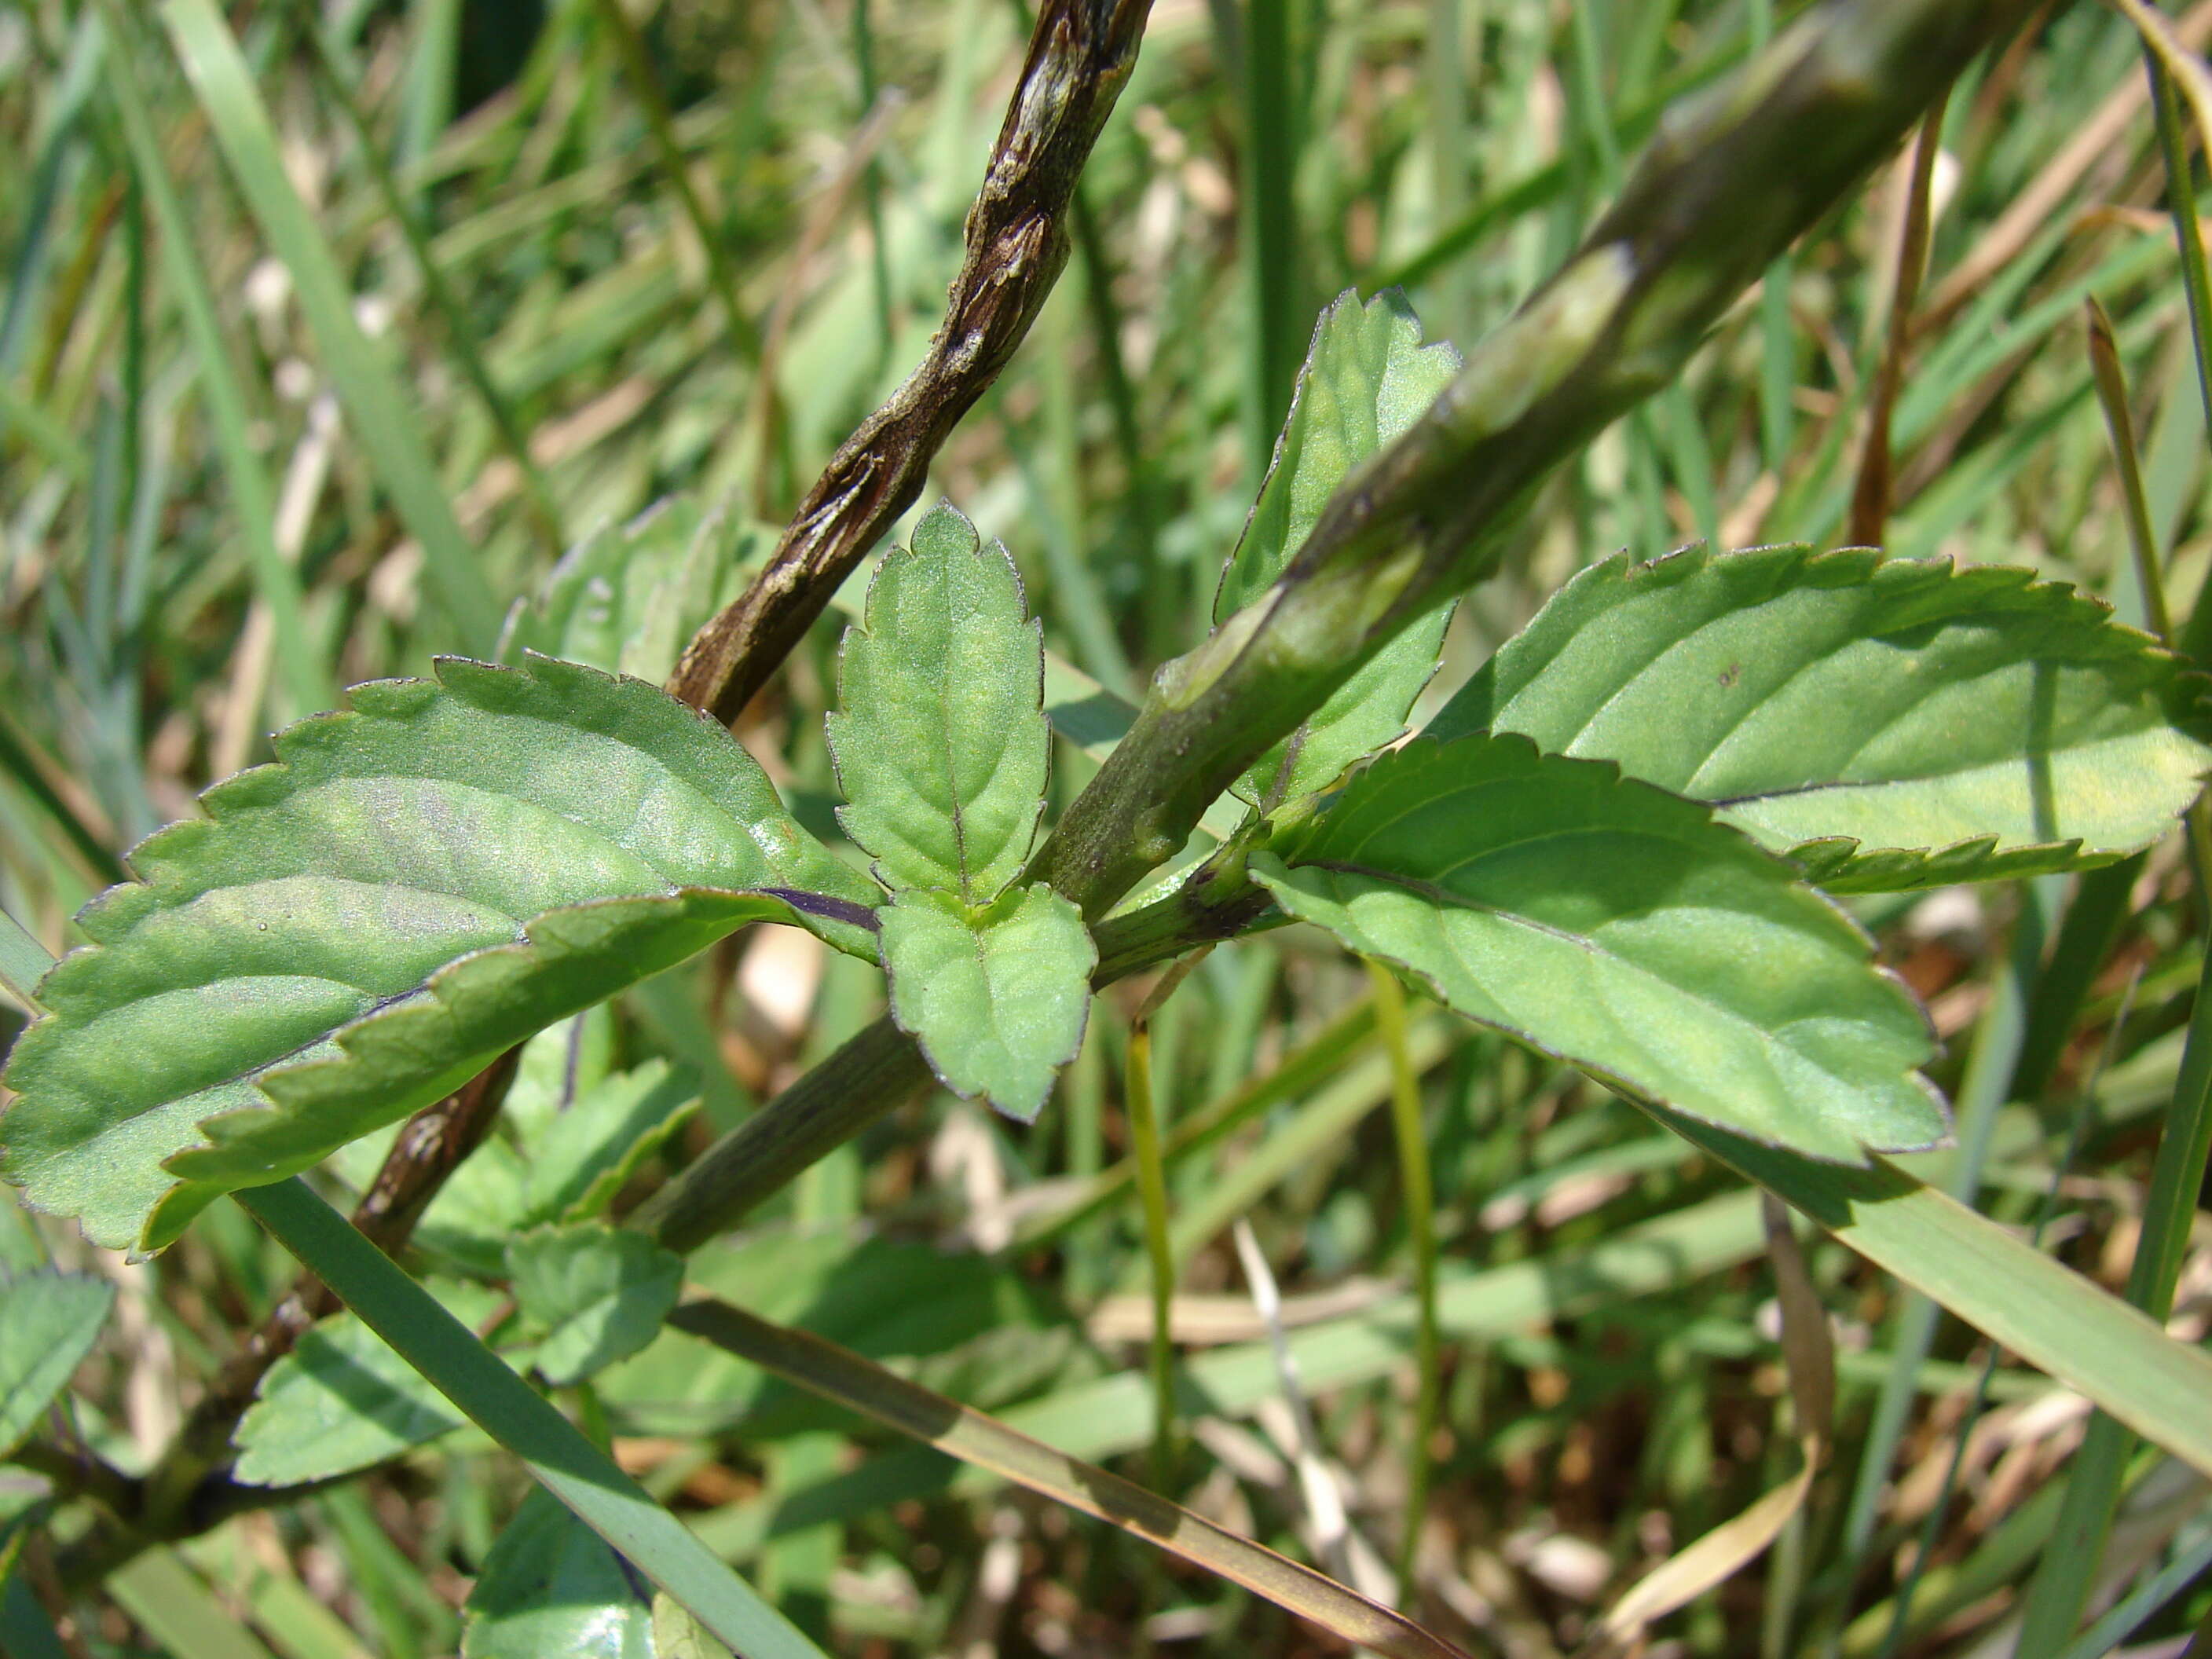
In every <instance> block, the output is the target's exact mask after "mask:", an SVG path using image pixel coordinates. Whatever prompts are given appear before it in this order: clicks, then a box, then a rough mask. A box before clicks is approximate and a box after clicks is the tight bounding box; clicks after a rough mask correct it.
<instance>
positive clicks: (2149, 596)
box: [2020, 8, 2212, 1659]
mask: <svg viewBox="0 0 2212 1659" xmlns="http://www.w3.org/2000/svg"><path fill="white" fill-rule="evenodd" d="M2124 9H2125V8H2124ZM2129 15H2130V17H2133V16H2134V15H2135V13H2134V12H2133V11H2132V10H2130V14H2129ZM2137 21H2138V23H2139V24H2140V21H2141V20H2139V19H2138V20H2137ZM2146 33H2147V36H2148V38H2147V40H2146V44H2145V47H2144V56H2145V59H2146V62H2147V64H2148V67H2149V73H2150V75H2151V84H2152V93H2153V101H2154V104H2155V105H2156V106H2158V111H2159V121H2160V142H2161V143H2162V144H2163V145H2165V155H2166V162H2167V165H2168V166H2169V167H2179V172H2178V173H2169V175H2168V178H2167V182H2166V193H2167V196H2168V197H2169V199H2170V200H2171V201H2172V202H2173V203H2174V204H2175V206H2174V213H2175V216H2176V222H2177V225H2178V226H2180V227H2183V228H2184V230H2185V235H2186V237H2187V240H2186V241H2185V243H2184V245H2183V247H2184V252H2183V257H2182V267H2183V272H2184V285H2185V289H2187V290H2188V292H2189V301H2190V313H2189V315H2190V327H2191V337H2192V342H2191V343H2192V345H2193V348H2194V349H2195V352H2196V356H2197V364H2198V367H2199V378H2198V382H2197V387H2198V392H2199V395H2200V396H2201V397H2202V398H2203V399H2204V402H2205V408H2206V415H2207V418H2208V421H2212V380H2206V379H2205V378H2204V376H2203V365H2204V364H2205V362H2206V361H2207V358H2208V355H2212V354H2208V349H2207V338H2206V330H2207V328H2208V326H2212V307H2206V306H2205V305H2204V304H2203V299H2204V295H2203V292H2202V289H2201V284H2202V283H2203V276H2204V267H2203V250H2202V246H2201V245H2200V244H2199V242H2198V241H2197V227H2196V222H2195V216H2194V204H2193V202H2191V203H2190V204H2188V205H2187V206H2184V205H2182V204H2183V203H2184V201H2185V199H2186V198H2187V197H2189V194H2190V191H2191V189H2192V188H2193V182H2192V175H2191V173H2190V172H2189V160H2188V153H2187V148H2186V146H2185V143H2182V141H2181V135H2180V134H2179V129H2178V125H2176V124H2177V123H2178V120H2179V116H2178V112H2176V111H2175V110H2174V108H2173V105H2174V99H2173V95H2172V87H2171V86H2170V85H2168V84H2166V82H2164V80H2163V78H2162V77H2163V76H2164V74H2165V71H2166V57H2165V53H2164V52H2163V51H2162V50H2161V41H2162V37H2161V36H2160V35H2159V34H2158V33H2156V32H2155V31H2148V30H2147V31H2146ZM2169 128H2172V131H2169ZM2091 337H2092V342H2093V344H2092V350H2093V353H2094V352H2095V350H2096V345H2095V341H2096V331H2095V330H2094V329H2093V330H2092V335H2091ZM2108 355H2110V356H2111V357H2112V362H2111V366H2110V369H2109V371H2108V370H2107V369H2106V365H2105V362H2104V361H2103V360H2102V358H2100V360H2099V380H2100V386H2099V390H2100V395H2102V396H2103V397H2104V398H2106V418H2107V421H2108V422H2111V421H2112V418H2113V415H2112V402H2113V400H2114V399H2115V398H2117V401H2118V407H2119V418H2120V420H2121V422H2124V421H2125V417H2126V388H2125V386H2124V385H2121V386H2118V388H2117V390H2115V389H2114V388H2112V387H2110V386H2107V385H2106V380H2117V379H2118V362H2117V354H2116V353H2114V354H2108ZM2121 437H2122V428H2118V427H2116V428H2114V432H2113V441H2114V443H2115V445H2116V446H2118V445H2119V444H2120V440H2121ZM2120 461H2121V466H2120V470H2121V473H2122V476H2123V479H2124V480H2125V479H2126V478H2128V477H2131V476H2132V475H2133V474H2134V472H2135V471H2136V469H2135V465H2134V461H2135V452H2134V447H2133V444H2132V442H2130V443H2128V444H2127V445H2125V447H2124V448H2122V449H2121V451H2120ZM2137 493H2140V486H2139V485H2138V486H2137ZM2150 533H2151V532H2150V531H2149V529H2148V517H2147V515H2146V517H2145V519H2144V523H2143V527H2142V529H2141V531H2140V532H2137V530H2136V523H2135V516H2134V512H2133V509H2132V507H2131V509H2130V534H2131V536H2139V537H2140V538H2142V539H2141V540H2140V541H2139V543H2138V551H2137V553H2136V556H2137V558H2138V559H2139V560H2140V561H2141V574H2140V580H2142V584H2143V589H2144V592H2143V598H2144V602H2145V604H2146V605H2150V604H2152V603H2153V601H2154V598H2155V596H2157V595H2158V594H2160V592H2161V590H2162V586H2163V584H2162V582H2161V581H2160V572H2159V569H2158V562H2157V554H2158V550H2157V548H2156V547H2155V546H2154V544H2151V543H2150V542H2149V541H2148V537H2149V535H2150ZM2153 614H2154V615H2155V614H2156V613H2155V611H2154V612H2153ZM2208 615H2212V606H2208V605H2206V604H2205V603H2204V600H2203V595H2202V594H2200V595H2199V597H2198V600H2197V606H2196V609H2195V611H2194V612H2193V613H2192V614H2191V617H2190V618H2189V621H2188V623H2186V624H2185V628H2184V635H2183V636H2184V638H2185V640H2186V641H2191V642H2193V641H2195V640H2196V638H2197V635H2198V630H2199V628H2200V625H2201V624H2202V623H2203V619H2204V618H2205V617H2207V616H2208ZM2169 625H2170V623H2169ZM2188 823H2189V832H2190V842H2191V852H2192V854H2193V855H2194V858H2195V863H2196V876H2197V883H2196V884H2197V897H2198V901H2199V904H2200V906H2201V905H2203V903H2204V902H2207V901H2208V899H2212V856H2208V848H2212V829H2208V822H2207V818H2206V814H2205V809H2204V805H2203V802H2201V801H2200V802H2199V803H2198V804H2197V805H2196V806H2195V807H2194V808H2193V809H2191V812H2190V815H2189V820H2188ZM2208 1156H2212V956H2208V957H2206V959H2205V963H2204V968H2203V970H2202V971H2201V972H2200V974H2199V976H2198V979H2197V995H2196V1000H2195V1002H2194V1004H2193V1005H2192V1006H2191V1010H2190V1016H2189V1028H2188V1036H2187V1037H2186V1038H2185V1040H2184V1043H2183V1048H2182V1054H2181V1071H2180V1075H2179V1078H2178V1079H2176V1080H2175V1084H2174V1090H2173V1104H2172V1109H2170V1110H2169V1111H2168V1113H2167V1114H2166V1121H2165V1124H2164V1127H2163V1128H2162V1130H2161V1132H2160V1137H2159V1144H2158V1152H2157V1154H2156V1156H2155V1158H2154V1160H2153V1162H2152V1165H2151V1180H2150V1189H2149V1192H2148V1194H2147V1195H2146V1198H2145V1200H2144V1204H2143V1213H2142V1222H2141V1225H2140V1227H2139V1229H2138V1231H2137V1235H2136V1253H2135V1259H2134V1260H2133V1261H2131V1262H2130V1264H2129V1269H2128V1280H2127V1285H2126V1289H2125V1294H2126V1297H2127V1299H2128V1300H2129V1302H2130V1303H2131V1304H2134V1305H2135V1306H2136V1307H2138V1308H2141V1309H2142V1310H2144V1311H2145V1312H2146V1313H2148V1314H2149V1315H2150V1316H2151V1317H2153V1318H2154V1319H2156V1320H2159V1321H2161V1322H2163V1321H2164V1320H2165V1318H2166V1315H2167V1314H2168V1313H2169V1312H2171V1311H2172V1304H2173V1291H2174V1284H2175V1281H2176V1279H2178V1278H2179V1274H2180V1271H2181V1260H2182V1255H2183V1253H2184V1251H2185V1248H2186V1246H2187V1243H2188V1239H2189V1231H2190V1227H2191V1222H2192V1220H2193V1218H2194V1215H2195V1212H2196V1205H2197V1194H2198V1192H2200V1191H2201V1190H2202V1189H2203V1182H2204V1168H2205V1160H2206V1158H2207V1157H2208ZM2098 1403H2099V1404H2100V1406H2105V1407H2106V1413H2100V1414H2099V1415H2098V1416H2096V1417H2094V1418H2092V1419H2090V1423H2089V1427H2088V1431H2087V1433H2086V1434H2085V1435H2084V1436H2083V1437H2082V1441H2081V1449H2080V1450H2079V1451H2077V1452H2076V1453H2075V1457H2074V1462H2073V1464H2072V1467H2071V1468H2070V1470H2069V1474H2068V1477H2067V1482H2066V1496H2065V1498H2064V1499H2063V1502H2062V1503H2061V1504H2060V1507H2059V1512H2058V1522H2057V1527H2056V1528H2055V1529H2054V1532H2053V1535H2052V1539H2051V1545H2050V1546H2049V1547H2047V1548H2046V1549H2045V1552H2044V1555H2043V1559H2042V1561H2041V1564H2040V1565H2039V1568H2038V1570H2037V1571H2036V1574H2035V1577H2033V1580H2032V1581H2031V1582H2030V1583H2029V1585H2028V1589H2027V1599H2026V1601H2025V1602H2024V1603H2023V1605H2022V1607H2021V1638H2020V1652H2021V1656H2022V1659H2045V1656H2047V1655H2050V1654H2052V1653H2055V1652H2057V1651H2058V1650H2060V1649H2061V1648H2062V1647H2063V1646H2064V1645H2065V1644H2066V1643H2067V1641H2068V1638H2070V1637H2071V1636H2072V1635H2073V1634H2074V1632H2075V1626H2077V1625H2079V1624H2080V1622H2081V1614H2082V1612H2083V1610H2084V1608H2086V1607H2087V1605H2088V1599H2089V1595H2090V1593H2091V1590H2092V1589H2093V1585H2094V1580H2095V1576H2096V1573H2097V1570H2098V1566H2099V1564H2100V1561H2101V1560H2102V1559H2103V1556H2104V1552H2105V1542H2106V1538H2107V1537H2108V1536H2109V1535H2110V1534H2111V1531H2112V1517H2113V1515H2114V1513H2115V1512H2116V1510H2117V1509H2118V1504H2119V1496H2120V1482H2121V1478H2122V1475H2123V1474H2124V1470H2125V1467H2126V1464H2127V1461H2128V1455H2129V1453H2130V1450H2131V1449H2132V1447H2131V1437H2130V1435H2129V1433H2128V1429H2129V1428H2130V1427H2134V1428H2137V1429H2140V1426H2141V1425H2134V1424H2127V1425H2124V1424H2123V1422H2122V1421H2120V1420H2118V1413H2112V1412H2111V1407H2110V1406H2109V1404H2108V1403H2107V1402H2106V1401H2101V1400H2100V1401H2098ZM2169 1449H2170V1448H2169Z"/></svg>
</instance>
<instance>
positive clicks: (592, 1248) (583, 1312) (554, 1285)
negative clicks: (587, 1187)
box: [507, 1222, 684, 1383]
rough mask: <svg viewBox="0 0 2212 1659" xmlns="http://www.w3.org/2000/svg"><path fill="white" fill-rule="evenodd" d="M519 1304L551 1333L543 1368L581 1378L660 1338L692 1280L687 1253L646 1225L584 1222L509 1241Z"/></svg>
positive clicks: (541, 1350)
mask: <svg viewBox="0 0 2212 1659" xmlns="http://www.w3.org/2000/svg"><path fill="white" fill-rule="evenodd" d="M507 1269H508V1271H509V1272H510V1273H512V1274H513V1278H514V1302H515V1306H516V1307H517V1308H518V1309H520V1310H521V1313H522V1316H523V1318H524V1319H525V1320H526V1321H527V1322H529V1323H531V1324H532V1325H533V1326H535V1327H537V1328H538V1329H539V1330H541V1331H543V1332H544V1338H543V1340H540V1341H539V1343H538V1358H537V1365H538V1374H539V1375H540V1376H543V1377H544V1379H545V1380H546V1381H547V1382H549V1383H574V1382H578V1381H580V1380H581V1379H582V1378H584V1377H586V1376H590V1375H591V1374H592V1372H594V1371H596V1370H601V1369H603V1368H605V1366H608V1365H611V1364H614V1363H615V1361H617V1359H626V1358H629V1356H630V1355H631V1354H634V1353H635V1352H637V1351H638V1350H639V1349H640V1348H642V1347H643V1346H645V1345H646V1344H647V1343H648V1342H650V1341H652V1340H653V1336H654V1334H655V1333H657V1332H658V1331H659V1329H660V1322H661V1321H662V1320H663V1319H665V1318H666V1317H667V1316H668V1310H670V1309H671V1308H673V1307H674V1306H675V1305H676V1297H677V1294H678V1291H681V1290H682V1289H683V1287H684V1258H683V1257H682V1256H680V1255H677V1254H676V1253H675V1252H674V1251H673V1250H668V1249H662V1248H661V1247H660V1246H659V1245H658V1244H656V1243H653V1241H652V1240H651V1239H649V1238H647V1237H646V1236H645V1235H644V1234H643V1233H635V1232H629V1231H624V1230H623V1229H620V1228H616V1227H605V1226H600V1225H596V1224H593V1223H588V1222H587V1223H581V1224H579V1225H574V1226H568V1227H548V1228H542V1229H540V1230H538V1231H535V1232H528V1233H525V1234H523V1235H522V1237H520V1238H517V1239H515V1240H514V1241H513V1243H510V1244H509V1245H508V1246H507Z"/></svg>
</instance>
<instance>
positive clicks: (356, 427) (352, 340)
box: [161, 0, 503, 656]
mask: <svg viewBox="0 0 2212 1659" xmlns="http://www.w3.org/2000/svg"><path fill="white" fill-rule="evenodd" d="M161 21H162V22H163V23H164V24H165V25H166V27H167V29H168V33H169V39H170V41H171V43H172V45H173V46H174V47H175V49H176V53H177V57H178V59H179V62H180V63H182V64H183V65H184V69H185V75H186V76H187V77H188V78H189V79H190V80H191V83H192V88H193V90H194V91H195V92H197V94H198V95H199V100H200V107H201V109H202V110H203V111H204V112H205V113H206V115H207V118H208V123H209V125H210V126H211V127H213V128H214V130H215V136H216V143H217V144H218V145H219V146H220V147H221V148H222V152H223V155H224V157H225V159H226V160H227V161H228V162H229V163H230V170H231V175H232V177H233V178H234V179H236V180H237V181H238V185H239V189H240V191H241V192H242V193H243V194H244V196H245V197H246V204H247V206H248V207H249V208H250V209H251V210H252V213H253V216H254V218H255V219H256V220H257V221H258V222H259V223H260V226H261V228H262V231H263V234H265V235H266V236H267V237H268V238H269V241H270V246H272V247H273V248H274V249H275V251H276V256H277V258H280V259H282V260H283V263H284V266H285V268H286V270H289V272H290V274H291V277H292V284H293V289H294V292H295V294H296V295H298V296H299V301H300V308H301V312H302V313H304V314H305V315H306V317H307V326H308V327H309V329H310V330H312V331H313V334H314V336H315V340H316V343H317V344H318V345H319V347H320V348H321V350H322V354H323V358H324V362H325V367H326V368H328V369H329V371H330V374H331V383H332V384H333V386H335V387H336V388H337V393H338V397H339V398H340V400H341V401H342V402H343V404H345V407H346V412H347V414H348V415H349V416H350V417H351V421H352V426H353V432H354V436H355V437H356V440H357V441H359V443H360V444H361V446H362V449H364V450H365V451H366V452H367V453H368V457H369V459H370V461H371V462H372V463H373V464H374V466H375V469H376V472H377V476H378V477H379V479H380V481H381V482H382V483H383V485H384V487H385V489H386V490H388V491H389V492H390V493H391V496H392V505H393V506H394V507H396V508H398V513H399V517H400V519H401V520H402V521H403V522H404V524H405V525H406V526H407V528H408V530H409V532H410V533H411V534H412V535H413V536H414V538H415V539H416V541H417V542H418V543H420V544H421V545H422V564H423V573H424V574H425V575H426V576H428V579H429V584H430V586H431V588H432V589H433V591H434V592H435V593H436V594H437V596H438V599H439V602H440V604H441V606H442V607H443V609H444V611H445V614H446V617H447V622H448V623H450V624H451V625H452V627H453V632H454V633H455V634H456V635H458V636H459V641H460V642H461V644H462V646H463V647H464V648H465V649H466V650H468V651H471V652H472V653H477V654H478V655H483V656H489V654H490V653H491V650H492V647H493V646H494V644H495V642H496V641H497V640H498V638H499V630H500V622H501V614H502V611H503V607H502V606H501V605H500V603H499V601H498V599H497V598H496V597H495V595H494V593H493V592H492V588H491V584H490V583H489V581H488V580H486V579H485V576H484V573H483V567H482V565H481V564H480V563H479V562H477V556H476V553H475V551H474V550H473V549H471V547H470V545H469V544H468V541H467V538H465V536H464V535H463V534H462V532H461V526H460V524H459V520H456V519H455V518H454V516H453V502H452V501H450V500H448V499H447V495H446V491H445V487H444V486H443V485H442V484H441V483H440V482H439V480H438V474H437V469H436V468H435V466H434V465H432V463H431V459H430V452H429V447H428V444H427V443H426V442H425V441H424V439H423V437H422V424H421V422H419V421H418V420H417V419H416V418H415V416H414V414H413V412H412V410H410V408H409V405H408V400H407V398H405V397H404V395H403V393H402V392H401V391H400V387H399V384H398V380H397V378H396V377H395V376H394V374H393V373H392V368H391V366H390V364H389V363H388V362H386V359H385V357H384V356H383V354H382V353H380V351H379V350H378V349H377V348H376V347H375V346H374V345H372V344H371V343H369V340H368V337H367V336H366V335H364V334H363V333H362V330H361V325H360V324H358V323H357V322H356V321H355V320H354V313H353V301H352V297H351V292H350V289H349V285H348V283H347V282H346V280H345V277H344V276H343V274H342V273H341V272H340V270H339V269H338V264H337V259H336V258H335V257H334V256H333V255H332V254H331V249H330V245H329V243H327V242H326V241H325V240H324V239H323V234H322V232H321V230H320V229H319V228H318V227H317V226H316V223H315V221H314V216H313V215H312V214H310V213H309V212H308V210H307V204H306V203H304V202H302V201H301V199H300V196H299V192H298V191H295V190H294V189H293V187H292V181H291V179H290V177H289V175H288V174H287V173H285V171H284V161H283V154H282V151H281V149H280V147H279V145H278V143H277V138H276V129H275V128H274V127H273V126H271V125H270V120H269V112H268V111H267V110H266V109H265V108H264V106H263V105H262V102H261V96H260V94H259V93H258V91H256V90H255V88H254V85H253V77H252V71H251V70H248V69H247V67H246V59H245V58H243V57H242V56H240V52H239V50H238V42H237V40H235V39H234V37H233V36H232V34H231V32H230V25H229V23H228V21H226V20H225V19H224V17H223V15H222V11H221V10H220V9H218V8H217V6H216V3H215V0H166V3H165V4H163V5H162V7H161Z"/></svg>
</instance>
